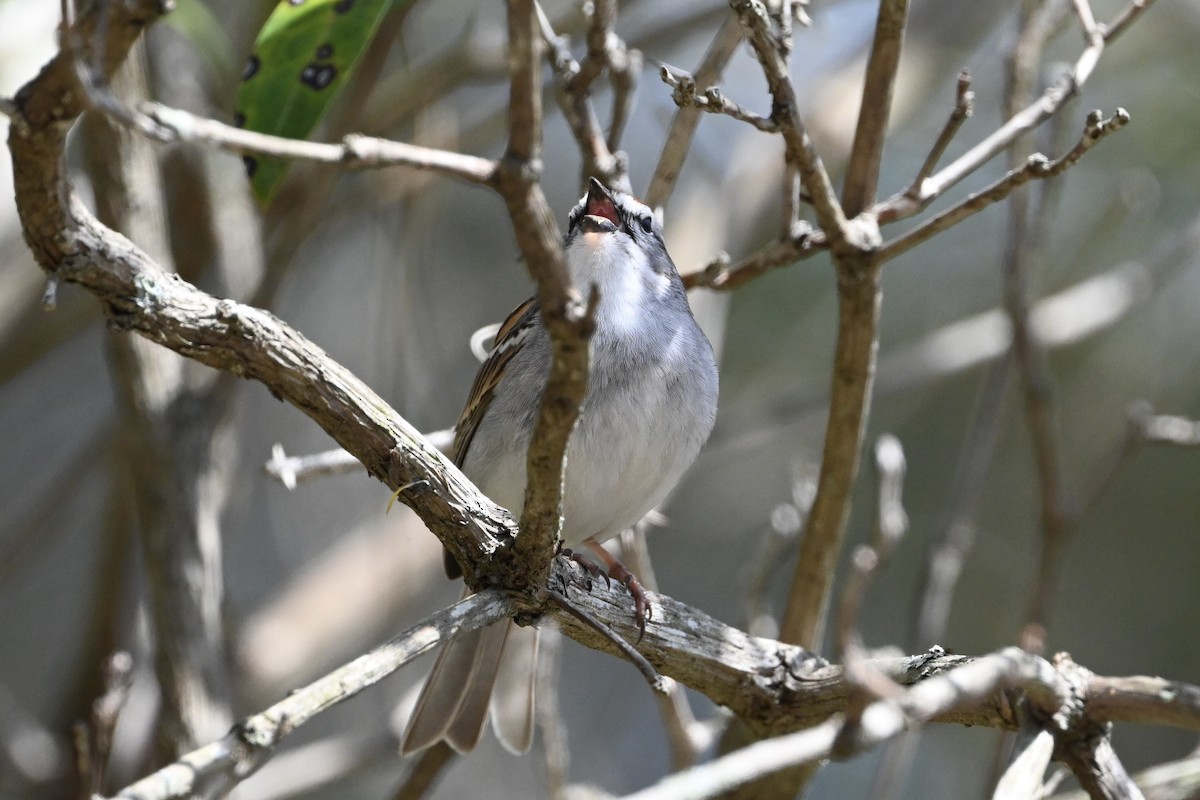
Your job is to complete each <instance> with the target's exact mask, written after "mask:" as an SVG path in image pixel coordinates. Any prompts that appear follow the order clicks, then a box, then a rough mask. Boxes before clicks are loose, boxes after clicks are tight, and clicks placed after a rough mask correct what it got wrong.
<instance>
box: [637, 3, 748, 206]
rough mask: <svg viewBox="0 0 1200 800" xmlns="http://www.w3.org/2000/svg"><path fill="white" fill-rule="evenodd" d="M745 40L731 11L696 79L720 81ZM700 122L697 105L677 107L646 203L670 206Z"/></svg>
mask: <svg viewBox="0 0 1200 800" xmlns="http://www.w3.org/2000/svg"><path fill="white" fill-rule="evenodd" d="M741 41H742V30H741V26H740V24H739V23H738V20H737V17H735V16H734V15H732V14H727V15H726V16H725V21H724V22H722V23H721V27H720V28H718V29H717V33H716V35H714V36H713V40H712V42H711V43H709V45H708V50H707V51H706V52H705V53H704V57H703V58H702V59H701V60H700V64H699V65H698V66H697V67H696V74H695V80H696V82H697V83H699V84H701V85H704V86H711V85H713V84H715V83H717V81H719V80H720V78H721V74H722V73H723V72H724V71H725V65H726V64H728V63H729V59H730V58H731V57H732V56H733V53H734V51H735V50H737V46H738V44H739V43H740V42H741ZM699 124H700V109H698V108H696V107H695V106H687V107H680V108H677V109H676V110H675V116H674V118H673V119H672V120H671V127H670V129H669V130H668V131H667V138H666V140H665V141H664V142H663V148H662V152H661V153H660V154H659V156H658V165H657V166H656V167H655V168H654V174H653V175H652V176H651V177H650V186H649V188H647V189H646V198H645V199H646V205H648V206H650V207H651V208H653V209H661V208H664V207H665V206H666V205H667V201H668V200H669V199H670V197H671V193H672V192H673V191H674V189H675V183H676V181H677V180H678V179H679V173H680V171H681V170H682V169H683V162H684V159H686V158H687V154H688V151H689V150H690V149H691V147H692V139H693V137H694V136H695V134H696V127H697V126H698V125H699Z"/></svg>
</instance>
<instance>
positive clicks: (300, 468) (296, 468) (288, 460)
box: [263, 428, 454, 490]
mask: <svg viewBox="0 0 1200 800" xmlns="http://www.w3.org/2000/svg"><path fill="white" fill-rule="evenodd" d="M425 439H426V441H428V442H429V444H430V445H432V446H433V447H436V448H437V449H438V450H439V451H441V453H442V454H443V455H446V456H449V454H450V449H451V448H452V447H453V446H454V430H453V429H452V428H447V429H445V430H440V431H433V432H431V433H427V434H425ZM362 468H363V465H362V463H361V462H360V461H359V460H358V459H357V458H355V457H354V456H353V455H352V454H350V453H348V452H346V451H345V450H343V449H342V448H340V447H338V448H335V449H333V450H325V451H324V452H320V453H310V454H309V455H305V456H289V455H288V454H287V453H286V452H285V451H284V449H283V445H281V444H278V443H276V444H275V445H274V446H273V447H272V448H271V457H270V458H269V459H268V460H267V461H266V462H265V463H264V464H263V471H264V472H266V473H267V474H268V475H270V476H271V477H272V478H274V479H275V480H277V481H279V482H280V483H282V484H283V485H284V487H286V488H287V489H288V490H293V489H295V488H296V486H298V485H299V484H301V483H304V482H305V481H310V480H313V479H314V478H323V477H326V476H328V475H345V474H346V473H350V472H357V471H359V470H361V469H362Z"/></svg>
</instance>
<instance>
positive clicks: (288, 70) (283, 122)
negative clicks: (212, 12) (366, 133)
mask: <svg viewBox="0 0 1200 800" xmlns="http://www.w3.org/2000/svg"><path fill="white" fill-rule="evenodd" d="M396 1H397V0H282V2H280V3H279V5H278V6H276V7H275V10H274V11H273V12H271V16H270V17H269V18H268V19H267V22H266V24H265V25H263V28H262V30H261V31H260V32H259V34H258V39H257V40H256V41H255V43H254V49H253V50H252V51H251V54H250V58H249V59H248V60H247V62H246V69H245V71H244V72H243V73H242V83H241V86H240V87H239V88H238V93H237V105H236V109H237V115H236V123H237V124H238V125H240V126H242V127H245V128H246V129H248V130H252V131H258V132H260V133H271V134H275V135H276V136H287V137H289V138H292V139H304V138H306V137H307V136H308V135H309V134H310V133H312V131H313V128H315V127H316V126H317V123H318V122H319V121H320V120H321V117H322V116H323V115H324V114H325V112H326V110H328V108H329V105H330V103H332V102H333V99H334V98H335V97H337V95H338V92H340V91H341V89H342V87H343V86H344V85H345V83H346V79H347V77H348V76H349V75H350V73H351V72H352V71H353V70H354V67H355V66H356V65H357V64H358V61H359V59H360V58H361V57H362V54H363V51H364V50H366V47H367V44H368V43H369V42H370V41H371V38H372V37H373V36H374V35H375V31H376V30H377V29H378V28H379V23H380V21H381V20H382V19H383V15H384V14H385V13H386V12H387V10H388V9H389V8H390V7H391V5H392V3H393V2H396ZM287 168H288V162H286V161H284V160H282V159H277V158H269V157H265V156H246V170H247V172H248V173H249V175H250V184H251V187H252V188H253V190H254V196H255V198H257V200H258V202H259V204H260V205H262V206H264V207H265V206H266V205H267V204H268V203H269V202H270V200H271V196H272V195H273V194H274V192H275V189H276V187H277V186H278V185H279V181H280V180H281V179H282V178H283V176H284V173H286V172H287Z"/></svg>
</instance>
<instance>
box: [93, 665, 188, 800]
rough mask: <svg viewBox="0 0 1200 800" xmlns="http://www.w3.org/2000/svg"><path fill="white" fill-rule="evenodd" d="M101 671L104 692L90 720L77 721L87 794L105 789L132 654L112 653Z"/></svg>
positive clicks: (129, 678) (129, 681)
mask: <svg viewBox="0 0 1200 800" xmlns="http://www.w3.org/2000/svg"><path fill="white" fill-rule="evenodd" d="M102 672H103V682H104V694H102V695H101V696H100V697H98V698H96V699H95V701H94V702H93V703H92V713H91V715H90V718H89V720H88V722H87V723H84V722H77V723H76V731H75V733H76V736H75V741H76V749H77V753H76V755H77V757H78V759H79V767H80V780H81V783H82V787H83V789H84V791H85V796H88V797H91V796H93V795H97V794H100V793H101V792H103V791H104V783H105V779H106V776H107V773H108V766H109V757H110V756H111V755H112V744H113V732H114V731H115V730H116V727H117V719H118V718H119V717H120V715H121V710H122V709H123V708H124V707H125V701H126V700H127V699H128V698H129V689H130V687H131V686H132V685H133V657H132V656H130V655H129V653H126V652H125V651H123V650H121V651H117V652H115V653H112V654H111V655H110V656H109V657H108V659H107V660H106V661H105V664H104V667H103V670H102ZM193 746H194V745H193Z"/></svg>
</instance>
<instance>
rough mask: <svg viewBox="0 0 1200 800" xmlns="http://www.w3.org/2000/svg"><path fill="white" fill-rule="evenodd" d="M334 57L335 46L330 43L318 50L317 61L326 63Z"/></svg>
mask: <svg viewBox="0 0 1200 800" xmlns="http://www.w3.org/2000/svg"><path fill="white" fill-rule="evenodd" d="M332 56H333V45H331V44H329V43H328V42H326V43H325V44H323V45H321V46H320V47H318V48H317V60H318V61H324V60H325V59H327V58H331V57H332Z"/></svg>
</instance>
